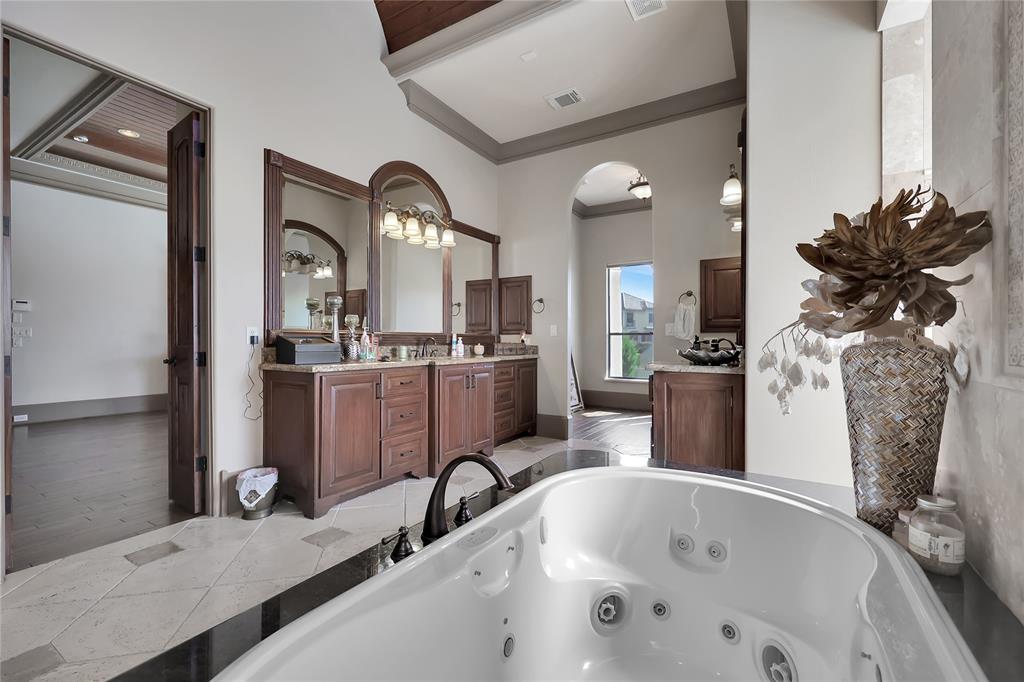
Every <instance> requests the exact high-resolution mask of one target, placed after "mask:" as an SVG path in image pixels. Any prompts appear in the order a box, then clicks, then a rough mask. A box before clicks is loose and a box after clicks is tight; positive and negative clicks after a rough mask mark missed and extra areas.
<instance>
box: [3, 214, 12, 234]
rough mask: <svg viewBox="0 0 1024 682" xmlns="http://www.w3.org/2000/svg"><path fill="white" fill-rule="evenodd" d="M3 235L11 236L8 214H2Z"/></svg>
mask: <svg viewBox="0 0 1024 682" xmlns="http://www.w3.org/2000/svg"><path fill="white" fill-rule="evenodd" d="M4 236H5V237H10V236H11V216H9V215H5V216H4Z"/></svg>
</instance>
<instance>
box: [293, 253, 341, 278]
mask: <svg viewBox="0 0 1024 682" xmlns="http://www.w3.org/2000/svg"><path fill="white" fill-rule="evenodd" d="M281 263H282V268H281V276H282V277H284V276H285V275H286V273H289V272H291V273H293V274H296V275H313V279H330V278H331V277H334V268H332V267H331V261H329V260H324V259H323V258H321V257H320V256H318V255H316V254H315V253H302V252H301V251H296V250H294V249H293V250H291V251H286V252H285V253H284V254H282V255H281Z"/></svg>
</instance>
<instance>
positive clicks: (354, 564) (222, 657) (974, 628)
mask: <svg viewBox="0 0 1024 682" xmlns="http://www.w3.org/2000/svg"><path fill="white" fill-rule="evenodd" d="M635 459H636V457H635V456H630V457H629V463H630V465H631V466H635ZM619 464H620V458H619V455H617V454H616V453H605V452H600V451H595V450H566V451H563V452H559V453H556V454H554V455H551V456H550V457H547V458H546V459H544V460H542V461H541V462H539V463H537V464H534V465H533V466H531V467H529V468H527V469H524V470H523V471H520V472H519V473H517V474H514V475H512V476H510V478H511V479H512V482H513V483H515V486H516V487H515V489H514V490H510V491H500V490H498V489H497V488H496V487H495V486H491V487H490V488H488V489H486V490H484V491H482V492H481V493H480V496H479V497H477V498H475V499H473V500H470V503H469V504H470V509H471V510H472V512H473V514H474V516H479V515H480V514H482V513H484V512H485V511H487V510H488V509H492V508H493V507H495V506H497V505H498V504H501V503H502V502H504V501H505V500H507V499H509V497H511V496H512V495H515V494H517V493H519V492H521V491H523V490H525V489H526V488H528V487H530V486H531V485H534V484H535V483H539V482H540V481H542V480H544V479H545V478H549V477H551V476H554V475H556V474H560V473H562V472H565V471H572V470H574V469H586V468H590V467H605V466H617V465H619ZM646 466H647V467H648V468H661V469H681V470H686V471H696V472H700V473H710V474H715V475H718V476H724V477H727V478H734V479H739V480H744V479H746V478H747V476H746V475H745V474H744V473H743V472H737V471H728V470H722V469H708V468H704V467H685V466H679V465H676V464H672V463H670V462H665V461H663V460H654V459H650V460H648V461H647V464H646ZM456 509H457V505H456V506H453V507H450V508H449V509H448V510H447V515H448V520H449V525H450V526H451V527H454V525H453V524H451V520H452V518H453V517H454V515H455V511H456ZM421 526H422V524H417V525H416V526H414V527H413V528H412V532H411V533H410V535H411V537H415V538H419V535H420V532H421V530H422V529H421ZM391 549H392V546H390V545H388V546H383V545H380V544H378V545H374V546H373V547H368V548H367V549H365V550H364V551H362V552H360V553H359V554H356V555H355V556H353V557H351V558H349V559H346V560H345V561H343V562H341V563H340V564H337V565H336V566H333V567H331V568H329V569H327V570H326V571H323V572H321V573H318V574H317V575H315V576H313V577H311V578H309V579H307V580H304V581H303V582H301V583H299V584H297V585H295V586H293V587H291V588H290V589H288V590H285V591H284V592H282V593H280V594H278V595H276V596H274V597H271V598H270V599H268V600H266V601H265V602H263V603H262V604H259V605H257V606H253V607H252V608H249V609H247V610H245V611H243V612H242V613H240V614H238V615H237V616H235V617H233V618H231V619H229V620H226V621H224V622H223V623H221V624H219V625H217V626H215V627H212V628H210V629H209V630H207V631H206V632H204V633H202V634H200V635H197V636H195V637H193V638H192V639H190V640H188V641H187V642H183V643H181V644H179V645H178V646H176V647H174V648H173V649H168V650H167V651H164V652H163V653H161V654H159V655H157V656H155V657H154V658H151V659H149V660H148V661H145V662H144V663H142V664H140V665H138V666H137V667H135V668H133V669H131V670H129V671H128V672H126V673H123V674H122V675H119V676H118V677H117V678H115V679H117V680H139V681H146V682H154V681H158V680H168V681H173V682H206V681H207V680H211V679H213V678H214V677H215V676H216V675H217V674H218V673H220V672H221V671H222V670H224V669H225V668H226V667H228V666H229V665H230V664H231V663H233V662H234V661H236V660H237V659H238V658H239V657H241V656H242V654H244V653H245V652H247V651H248V650H249V649H251V648H253V647H254V646H256V645H257V644H259V643H260V642H261V641H262V640H264V639H266V638H267V637H269V636H270V635H272V634H274V633H275V632H277V631H278V630H280V629H281V628H283V627H284V626H286V625H288V624H289V623H291V622H293V621H295V620H297V619H298V618H301V617H302V616H304V615H305V614H307V613H309V612H310V611H312V610H313V609H315V608H316V607H318V606H320V605H321V604H324V603H326V602H328V601H330V600H331V599H333V598H335V597H337V596H338V595H339V594H342V593H344V592H346V591H348V590H350V589H352V588H353V587H355V586H356V585H358V584H359V583H361V582H363V581H365V580H368V579H370V578H372V577H373V576H375V575H377V574H378V573H379V572H380V569H381V566H382V563H383V562H384V561H385V560H386V559H387V557H388V555H389V554H390V553H391ZM929 579H930V581H931V583H932V586H933V587H934V588H935V591H936V592H937V593H938V595H939V597H940V599H941V601H942V603H943V604H944V605H945V607H946V609H947V610H948V611H949V614H950V616H951V618H952V620H953V622H954V623H955V624H956V627H957V628H958V629H959V630H960V633H961V635H963V638H964V640H965V641H966V642H967V645H968V646H969V647H970V648H971V651H973V652H974V656H975V658H977V659H978V663H979V664H980V665H981V668H982V670H984V671H985V674H986V675H987V676H988V677H989V679H990V680H993V682H996V681H999V682H1003V681H1006V682H1010V681H1013V682H1024V625H1022V624H1021V623H1020V621H1018V620H1017V619H1016V617H1015V616H1014V615H1013V613H1012V612H1011V611H1010V610H1009V609H1008V608H1006V606H1004V605H1003V604H1002V603H1001V602H1000V601H999V599H998V598H996V596H995V595H994V594H993V593H992V591H991V590H990V589H989V588H988V587H987V586H986V585H985V583H984V582H983V581H982V580H981V578H980V577H978V574H977V573H975V572H974V570H973V569H971V568H970V567H969V566H965V568H964V573H963V575H961V576H958V577H956V578H948V577H943V576H931V575H929ZM339 679H344V671H341V670H339Z"/></svg>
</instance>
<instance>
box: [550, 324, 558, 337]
mask: <svg viewBox="0 0 1024 682" xmlns="http://www.w3.org/2000/svg"><path fill="white" fill-rule="evenodd" d="M548 331H549V332H550V333H551V336H558V325H557V324H553V325H551V326H550V327H549V328H548Z"/></svg>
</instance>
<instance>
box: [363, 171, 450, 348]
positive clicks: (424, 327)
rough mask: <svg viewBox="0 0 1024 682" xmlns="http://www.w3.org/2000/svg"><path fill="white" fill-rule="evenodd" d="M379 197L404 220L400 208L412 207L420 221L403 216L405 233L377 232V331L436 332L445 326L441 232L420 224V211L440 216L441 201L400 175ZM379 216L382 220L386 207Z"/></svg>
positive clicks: (385, 187)
mask: <svg viewBox="0 0 1024 682" xmlns="http://www.w3.org/2000/svg"><path fill="white" fill-rule="evenodd" d="M381 198H382V200H383V204H384V206H385V207H387V206H388V205H389V204H390V206H391V207H392V208H393V209H395V213H396V214H399V215H401V217H405V218H409V216H408V215H402V213H403V212H402V211H401V210H400V209H402V208H406V207H415V208H416V209H417V210H418V212H419V213H420V219H417V218H415V217H412V218H411V219H407V220H406V221H405V223H404V225H403V227H404V228H405V229H404V231H403V230H398V229H394V230H393V231H388V232H386V233H385V234H383V235H380V241H381V245H380V313H381V318H380V320H381V325H380V327H381V328H380V330H381V331H385V332H398V331H400V332H434V331H439V330H441V329H443V328H444V321H443V315H444V310H443V308H444V273H443V261H442V251H443V250H444V248H442V247H441V246H440V239H441V237H442V230H441V229H440V228H437V227H436V226H433V225H430V224H427V223H425V222H424V221H423V220H422V215H423V214H425V213H427V212H428V211H429V212H432V213H434V214H437V215H440V214H441V209H440V206H439V204H440V202H439V201H438V200H437V198H436V197H434V195H433V193H432V192H431V191H430V190H429V189H428V188H427V187H426V186H424V185H423V184H421V183H420V182H418V181H416V180H413V179H411V178H408V177H401V176H398V177H395V178H392V179H391V180H390V181H389V182H388V183H387V184H386V185H385V186H384V189H383V192H382V193H381ZM413 213H414V214H415V213H416V211H413ZM384 215H385V220H387V219H388V218H387V212H386V209H385V213H384ZM431 227H435V230H431V229H430V228H431ZM410 228H414V229H410ZM425 237H428V238H430V239H425ZM460 244H461V242H460ZM445 248H447V247H445Z"/></svg>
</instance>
